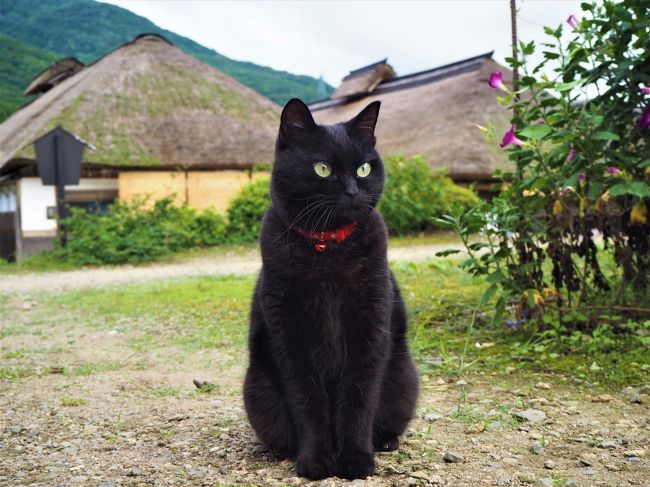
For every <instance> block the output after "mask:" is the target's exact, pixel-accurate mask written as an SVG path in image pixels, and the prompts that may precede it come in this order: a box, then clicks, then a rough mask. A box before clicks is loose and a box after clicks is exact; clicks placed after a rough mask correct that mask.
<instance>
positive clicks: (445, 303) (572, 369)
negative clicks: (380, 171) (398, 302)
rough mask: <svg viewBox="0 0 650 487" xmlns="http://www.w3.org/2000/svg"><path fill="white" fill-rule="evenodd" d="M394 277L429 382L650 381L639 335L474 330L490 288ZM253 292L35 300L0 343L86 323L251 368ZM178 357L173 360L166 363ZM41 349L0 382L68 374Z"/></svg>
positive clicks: (402, 272) (174, 291) (240, 279)
mask: <svg viewBox="0 0 650 487" xmlns="http://www.w3.org/2000/svg"><path fill="white" fill-rule="evenodd" d="M251 248H252V247H251ZM250 250H251V249H248V248H246V247H243V248H242V249H241V251H242V252H245V251H250ZM215 252H216V250H215ZM393 269H394V271H395V274H396V276H397V279H398V281H399V283H400V285H401V287H402V291H403V295H404V298H405V300H406V303H407V307H408V309H409V314H410V320H411V326H410V339H411V345H412V348H413V350H414V352H415V355H416V359H417V361H418V364H419V367H420V371H421V373H422V374H436V375H440V374H443V375H448V376H459V375H463V374H468V373H469V374H471V373H473V372H476V371H481V370H490V371H491V372H497V374H504V375H506V374H508V375H509V374H512V373H514V372H519V373H521V374H524V376H525V375H526V374H529V373H530V374H534V373H540V372H544V373H549V374H559V375H561V376H562V380H566V381H573V382H586V383H589V384H591V385H593V386H595V387H599V388H605V389H606V388H620V387H621V386H623V385H628V384H640V383H643V382H644V381H647V380H648V374H649V372H650V353H648V343H649V342H648V338H647V337H643V336H638V335H635V334H630V335H627V336H622V337H614V339H612V338H611V337H608V338H607V339H605V338H602V337H595V338H594V337H591V336H588V335H586V334H585V335H580V336H579V339H576V338H573V339H572V340H571V341H568V340H564V339H563V340H559V339H557V337H554V336H550V335H545V334H543V333H542V334H540V333H537V334H535V333H534V332H536V331H537V330H536V329H532V328H531V329H525V328H524V329H523V330H518V331H516V332H515V331H511V330H510V329H508V328H507V327H505V326H503V325H500V326H498V327H494V326H492V325H490V324H489V321H490V309H489V308H486V309H484V310H479V312H478V313H477V317H476V320H475V321H474V323H473V324H472V316H473V315H474V306H475V303H476V302H477V301H478V298H479V296H480V295H481V293H482V292H483V290H484V289H485V287H486V286H485V284H484V282H483V281H482V280H481V279H478V278H473V277H471V276H469V275H467V274H466V273H465V272H463V271H462V270H460V269H458V267H457V266H456V263H455V262H453V261H450V260H444V259H436V260H434V261H429V262H425V263H419V264H413V263H408V262H398V263H396V264H394V265H393ZM253 286H254V277H253V276H226V277H200V278H186V279H181V280H174V281H164V282H156V283H146V284H134V285H128V286H112V287H108V288H93V289H83V290H77V291H68V292H65V293H63V294H51V295H43V296H34V298H35V299H36V300H37V301H38V305H37V306H36V307H35V309H34V310H33V311H32V312H31V313H32V314H31V315H30V320H29V322H28V323H27V324H26V325H25V326H20V327H14V326H6V327H3V328H2V329H1V330H0V337H3V336H7V335H14V334H24V335H26V336H28V335H34V336H37V335H39V334H41V333H43V327H52V326H60V327H61V333H66V330H69V331H70V332H72V330H73V329H77V328H78V324H79V323H80V322H83V323H84V329H86V330H87V331H88V332H89V333H90V332H93V331H94V332H100V331H101V332H102V333H103V334H105V333H107V332H111V333H116V334H122V333H128V334H129V335H130V338H129V340H128V347H129V349H130V350H127V351H125V353H127V354H128V353H141V352H146V353H150V354H153V355H155V356H158V357H159V358H161V359H163V361H165V362H167V363H168V364H171V366H173V363H174V362H175V361H179V360H181V359H182V358H183V356H184V355H186V354H194V353H197V352H202V351H203V352H207V351H210V350H214V349H224V350H229V351H231V352H232V357H233V360H234V361H237V362H241V363H244V362H245V360H246V351H245V345H246V333H247V325H248V308H249V303H250V297H251V293H252V291H253ZM9 304H10V300H9V298H8V297H6V296H5V297H2V296H0V311H1V310H2V308H3V307H6V308H7V309H8V307H9ZM648 324H649V323H647V325H648ZM470 325H472V326H470ZM77 333H78V331H77ZM172 349H173V350H174V353H173V354H172V355H171V356H167V355H168V353H169V350H172ZM35 350H37V349H33V348H32V347H27V346H26V347H25V349H24V350H19V351H15V350H14V351H12V352H11V353H10V354H9V355H7V353H6V352H4V355H3V356H2V362H1V365H0V377H4V378H10V377H15V376H24V375H31V374H42V373H48V371H49V370H50V369H51V368H52V367H54V368H55V369H54V370H58V369H57V367H61V366H62V364H57V363H49V362H48V360H47V356H46V355H43V354H42V351H41V352H38V351H35ZM30 354H36V355H39V354H40V357H41V359H45V360H33V361H31V362H33V363H34V364H41V365H42V366H40V368H39V366H36V365H35V366H34V367H33V368H31V369H30V368H29V367H25V366H24V363H25V361H24V360H21V363H23V365H21V366H20V367H19V369H20V370H18V369H16V367H14V366H13V365H12V362H14V361H13V360H10V359H13V358H16V356H17V355H21V356H22V357H25V356H28V355H30ZM206 360H209V359H206ZM27 362H29V361H27ZM63 367H64V368H65V367H66V364H63ZM67 367H68V368H66V369H65V370H66V373H71V374H83V373H92V372H93V370H94V369H98V370H105V369H107V368H108V369H110V368H115V367H119V364H117V363H115V361H114V360H112V359H107V360H105V361H102V362H98V363H95V364H93V363H88V364H74V365H72V366H71V368H70V367H69V366H67Z"/></svg>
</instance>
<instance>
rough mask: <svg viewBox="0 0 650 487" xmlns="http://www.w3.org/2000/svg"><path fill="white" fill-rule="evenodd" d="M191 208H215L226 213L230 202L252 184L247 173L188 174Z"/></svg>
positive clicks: (201, 172)
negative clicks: (245, 186)
mask: <svg viewBox="0 0 650 487" xmlns="http://www.w3.org/2000/svg"><path fill="white" fill-rule="evenodd" d="M187 176H188V177H187V188H188V192H187V193H188V196H189V202H188V203H189V206H191V207H192V208H196V209H198V210H204V209H206V208H209V207H213V208H214V209H215V210H216V211H217V212H219V213H224V212H225V211H226V209H227V208H228V204H229V203H230V200H231V199H232V198H233V197H234V196H235V195H236V194H237V193H238V192H239V190H240V189H241V187H242V186H244V185H245V184H247V183H248V182H250V178H249V176H248V172H247V171H215V172H207V171H192V172H188V173H187Z"/></svg>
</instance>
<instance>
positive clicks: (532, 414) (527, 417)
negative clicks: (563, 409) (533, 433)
mask: <svg viewBox="0 0 650 487" xmlns="http://www.w3.org/2000/svg"><path fill="white" fill-rule="evenodd" d="M514 417H515V418H517V419H520V420H522V421H528V422H530V423H537V422H539V421H544V420H545V419H546V413H545V412H544V411H540V410H539V409H526V410H525V411H519V412H516V413H515V414H514Z"/></svg>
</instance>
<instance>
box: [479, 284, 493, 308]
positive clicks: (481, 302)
mask: <svg viewBox="0 0 650 487" xmlns="http://www.w3.org/2000/svg"><path fill="white" fill-rule="evenodd" d="M496 292H497V286H496V284H492V285H491V286H490V287H489V288H487V289H486V290H485V292H484V293H483V294H482V295H481V299H479V300H478V305H477V307H478V308H481V307H482V306H484V305H485V303H487V302H488V301H489V300H490V298H491V297H492V296H494V293H496Z"/></svg>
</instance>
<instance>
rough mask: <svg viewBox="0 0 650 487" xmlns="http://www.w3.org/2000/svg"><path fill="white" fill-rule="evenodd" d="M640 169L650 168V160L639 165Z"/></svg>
mask: <svg viewBox="0 0 650 487" xmlns="http://www.w3.org/2000/svg"><path fill="white" fill-rule="evenodd" d="M639 167H640V168H644V167H650V159H646V160H645V161H641V162H640V163H639Z"/></svg>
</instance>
